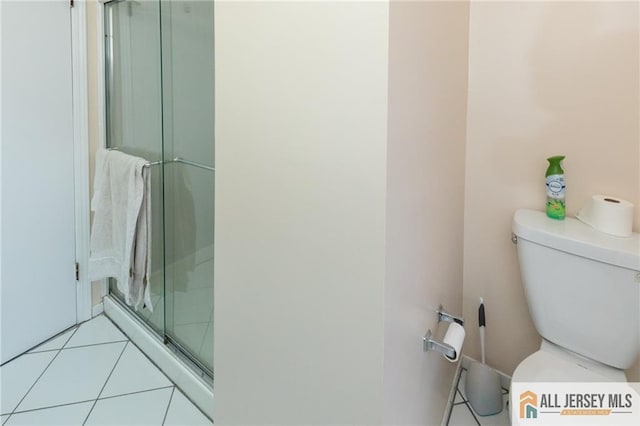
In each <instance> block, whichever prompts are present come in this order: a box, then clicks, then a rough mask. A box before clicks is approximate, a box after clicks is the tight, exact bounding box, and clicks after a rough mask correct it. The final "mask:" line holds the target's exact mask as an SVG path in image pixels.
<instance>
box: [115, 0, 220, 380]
mask: <svg viewBox="0 0 640 426" xmlns="http://www.w3.org/2000/svg"><path fill="white" fill-rule="evenodd" d="M213 9H214V8H213V1H189V2H188V1H168V0H163V1H159V0H157V1H143V2H139V1H134V0H114V1H111V2H109V3H107V4H106V5H105V12H106V16H105V24H106V28H107V29H106V49H107V61H106V62H107V70H106V73H107V90H106V92H107V127H108V130H107V144H108V146H110V147H114V148H117V149H120V150H122V151H123V152H126V153H129V154H133V155H137V156H140V157H143V158H145V159H147V160H148V161H150V162H156V161H157V162H158V163H159V164H158V165H157V166H153V167H151V171H152V174H151V191H152V194H151V196H152V203H153V205H152V212H151V215H152V265H151V269H152V276H151V282H150V286H151V287H150V288H151V293H152V304H153V312H151V311H150V310H149V309H147V308H139V309H138V310H137V311H135V312H134V314H135V315H136V316H138V317H139V318H140V319H141V320H143V321H145V322H146V323H147V324H148V325H149V326H150V327H151V328H152V329H153V330H154V331H155V332H156V333H158V334H159V335H160V336H161V337H162V338H163V339H164V341H165V342H166V343H168V344H170V345H172V346H174V347H176V348H178V349H179V350H180V351H181V352H182V353H184V354H185V355H186V356H187V357H188V358H189V359H190V360H191V361H192V362H193V363H194V364H196V365H197V366H198V367H199V368H200V369H202V370H203V371H204V372H205V373H207V374H209V375H211V376H212V375H213V265H214V263H213V262H214V259H213V257H214V256H213V235H214V122H213V117H214V56H213V55H214V39H213V23H214V19H213ZM110 289H111V293H112V294H114V295H115V296H116V297H117V298H119V299H120V300H122V295H121V294H119V292H118V290H117V288H116V286H115V284H114V283H111V285H110Z"/></svg>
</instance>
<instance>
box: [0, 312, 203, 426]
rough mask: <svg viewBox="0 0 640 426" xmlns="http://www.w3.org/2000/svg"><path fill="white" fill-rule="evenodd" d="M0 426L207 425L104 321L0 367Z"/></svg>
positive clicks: (66, 334) (82, 327)
mask: <svg viewBox="0 0 640 426" xmlns="http://www.w3.org/2000/svg"><path fill="white" fill-rule="evenodd" d="M0 405H1V412H0V422H1V424H2V425H3V426H5V425H6V426H11V425H39V426H40V425H65V426H71V425H126V426H133V425H167V426H168V425H181V426H186V425H212V424H213V423H212V422H211V421H210V420H209V419H208V418H207V417H206V416H205V415H204V414H203V413H202V412H201V411H200V410H199V409H198V408H197V407H196V406H195V405H193V404H192V403H191V402H190V401H189V400H188V399H187V398H186V397H185V396H184V395H183V394H182V392H180V390H179V389H178V388H177V387H176V386H175V385H174V384H173V383H172V382H171V381H170V380H169V379H168V378H167V377H166V376H165V375H164V374H163V373H162V372H161V371H160V370H159V369H158V368H157V367H156V366H155V365H154V364H153V363H152V362H151V361H150V360H149V359H148V358H147V357H146V356H145V355H144V354H143V353H142V352H140V350H139V349H138V348H137V347H136V346H135V345H134V344H133V343H132V342H131V341H129V339H128V338H127V336H125V335H124V334H123V333H122V332H121V331H120V330H119V329H118V328H117V327H116V326H115V325H113V323H112V322H111V321H110V320H109V319H108V318H107V317H106V316H104V315H100V316H98V317H96V318H93V319H92V320H91V321H87V322H85V323H83V324H81V325H80V326H76V327H74V328H72V329H70V330H68V331H66V332H64V333H63V334H61V335H59V336H56V337H54V338H52V339H50V340H49V341H47V342H45V343H43V344H41V345H40V346H38V347H37V348H35V349H33V350H31V351H29V352H28V353H26V354H24V355H21V356H20V357H18V358H16V359H14V360H13V361H11V362H9V363H7V364H5V365H3V366H2V367H0Z"/></svg>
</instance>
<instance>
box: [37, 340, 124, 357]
mask: <svg viewBox="0 0 640 426" xmlns="http://www.w3.org/2000/svg"><path fill="white" fill-rule="evenodd" d="M127 341H128V339H125V340H113V341H111V342H103V343H90V344H88V345H79V346H69V347H62V348H60V349H47V350H44V351H38V352H28V353H27V354H25V355H29V354H42V353H45V352H53V351H67V350H69V349H78V348H88V347H91V346H102V345H110V344H112V343H122V342H127ZM67 343H68V342H67ZM65 344H66V343H65Z"/></svg>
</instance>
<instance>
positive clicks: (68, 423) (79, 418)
mask: <svg viewBox="0 0 640 426" xmlns="http://www.w3.org/2000/svg"><path fill="white" fill-rule="evenodd" d="M92 406H93V401H90V402H82V403H80V404H71V405H63V406H61V407H53V408H45V409H43V410H35V411H27V412H25V413H18V414H13V415H12V416H11V418H10V419H9V421H8V422H7V423H5V424H6V426H14V425H25V426H33V425H47V426H54V425H59V426H74V425H82V422H84V419H86V418H87V414H89V410H91V407H92Z"/></svg>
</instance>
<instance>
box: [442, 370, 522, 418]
mask: <svg viewBox="0 0 640 426" xmlns="http://www.w3.org/2000/svg"><path fill="white" fill-rule="evenodd" d="M466 377H467V370H466V369H465V368H462V369H460V377H458V385H457V389H456V396H455V398H454V400H453V406H452V407H451V414H450V416H449V422H448V423H447V424H448V425H449V426H478V425H480V426H509V425H510V424H511V422H510V421H509V411H508V409H507V401H508V400H509V390H508V389H504V388H503V389H502V407H503V408H502V412H500V413H498V414H496V415H494V416H480V415H478V414H477V413H476V412H475V411H473V407H471V404H470V403H469V402H468V401H467V397H466V396H465V393H464V384H465V380H466Z"/></svg>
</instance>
